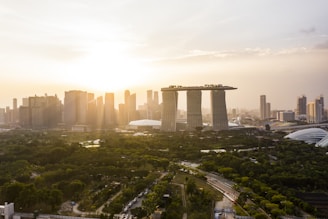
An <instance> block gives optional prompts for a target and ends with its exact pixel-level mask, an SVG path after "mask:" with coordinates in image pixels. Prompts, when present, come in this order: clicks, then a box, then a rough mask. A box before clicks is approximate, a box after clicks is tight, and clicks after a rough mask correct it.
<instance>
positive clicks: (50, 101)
mask: <svg viewBox="0 0 328 219" xmlns="http://www.w3.org/2000/svg"><path fill="white" fill-rule="evenodd" d="M28 100H29V103H28V106H21V107H20V108H19V117H20V120H19V122H20V125H21V126H22V127H29V128H54V127H56V126H57V125H58V123H60V122H62V121H61V110H62V106H61V102H60V100H59V99H58V97H57V96H56V95H55V96H48V95H45V96H34V97H29V98H28Z"/></svg>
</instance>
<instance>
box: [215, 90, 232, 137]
mask: <svg viewBox="0 0 328 219" xmlns="http://www.w3.org/2000/svg"><path fill="white" fill-rule="evenodd" d="M211 107H212V126H213V131H220V130H225V129H228V128H229V127H228V115H227V108H226V101H225V91H224V90H212V91H211Z"/></svg>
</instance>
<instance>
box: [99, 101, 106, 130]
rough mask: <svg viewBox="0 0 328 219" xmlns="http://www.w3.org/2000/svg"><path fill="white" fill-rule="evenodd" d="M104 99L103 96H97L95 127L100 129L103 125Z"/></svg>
mask: <svg viewBox="0 0 328 219" xmlns="http://www.w3.org/2000/svg"><path fill="white" fill-rule="evenodd" d="M104 116H105V114H104V101H103V97H102V96H99V97H97V128H98V129H102V128H103V126H104V121H105V120H104Z"/></svg>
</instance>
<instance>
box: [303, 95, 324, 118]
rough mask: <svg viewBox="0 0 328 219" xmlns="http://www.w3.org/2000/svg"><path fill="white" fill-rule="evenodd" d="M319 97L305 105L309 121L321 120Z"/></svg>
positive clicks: (321, 112) (321, 111)
mask: <svg viewBox="0 0 328 219" xmlns="http://www.w3.org/2000/svg"><path fill="white" fill-rule="evenodd" d="M321 101H322V99H321V97H320V98H317V99H315V101H314V102H310V103H308V105H307V113H308V114H307V118H308V122H309V123H319V122H322V121H323V116H324V114H323V110H322V104H321Z"/></svg>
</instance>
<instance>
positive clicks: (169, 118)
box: [161, 91, 178, 132]
mask: <svg viewBox="0 0 328 219" xmlns="http://www.w3.org/2000/svg"><path fill="white" fill-rule="evenodd" d="M162 95H163V97H162V98H163V113H162V125H161V130H162V131H166V132H175V131H176V118H177V107H178V92H177V91H163V93H162Z"/></svg>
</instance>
